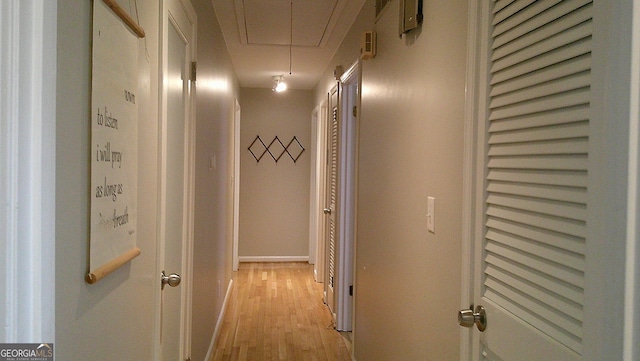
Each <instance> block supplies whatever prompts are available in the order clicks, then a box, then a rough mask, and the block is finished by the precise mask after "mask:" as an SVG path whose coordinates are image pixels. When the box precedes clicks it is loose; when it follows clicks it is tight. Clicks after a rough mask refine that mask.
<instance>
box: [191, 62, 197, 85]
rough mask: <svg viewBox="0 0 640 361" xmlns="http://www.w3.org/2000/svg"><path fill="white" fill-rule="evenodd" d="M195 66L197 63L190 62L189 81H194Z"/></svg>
mask: <svg viewBox="0 0 640 361" xmlns="http://www.w3.org/2000/svg"><path fill="white" fill-rule="evenodd" d="M196 68H197V64H196V62H195V61H192V62H191V81H196Z"/></svg>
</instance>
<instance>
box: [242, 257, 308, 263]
mask: <svg viewBox="0 0 640 361" xmlns="http://www.w3.org/2000/svg"><path fill="white" fill-rule="evenodd" d="M238 258H239V260H240V262H241V263H242V262H309V256H245V257H238Z"/></svg>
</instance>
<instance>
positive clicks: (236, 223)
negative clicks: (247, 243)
mask: <svg viewBox="0 0 640 361" xmlns="http://www.w3.org/2000/svg"><path fill="white" fill-rule="evenodd" d="M240 116H241V108H240V103H239V102H238V99H235V103H234V112H233V139H232V142H233V150H232V151H233V155H232V157H233V158H232V159H233V177H232V183H233V256H232V264H233V266H232V270H233V271H237V270H238V268H239V267H240V257H239V256H238V243H239V242H240V238H239V234H240V129H241V127H240Z"/></svg>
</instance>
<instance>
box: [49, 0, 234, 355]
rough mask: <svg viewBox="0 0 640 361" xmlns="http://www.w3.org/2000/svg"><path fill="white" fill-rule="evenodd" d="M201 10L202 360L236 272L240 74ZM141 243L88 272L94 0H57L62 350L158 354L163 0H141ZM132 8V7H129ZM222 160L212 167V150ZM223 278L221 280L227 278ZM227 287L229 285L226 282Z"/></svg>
mask: <svg viewBox="0 0 640 361" xmlns="http://www.w3.org/2000/svg"><path fill="white" fill-rule="evenodd" d="M194 6H195V8H196V10H197V12H198V17H199V20H200V19H201V20H200V21H198V24H199V29H198V35H199V39H198V49H199V51H200V53H199V54H198V56H199V58H200V60H201V63H200V66H199V73H198V79H199V81H198V84H197V88H198V89H197V97H198V99H197V124H198V125H197V127H198V128H197V131H198V132H199V134H198V137H197V143H198V145H197V151H196V153H197V154H196V192H197V193H196V200H197V201H196V213H195V217H196V219H195V223H196V227H195V228H196V229H195V244H194V250H195V256H194V274H193V276H194V280H193V282H194V293H193V297H194V299H193V331H194V332H193V338H192V354H193V357H192V359H193V360H203V359H204V355H205V354H206V352H207V350H208V347H209V345H210V342H211V338H212V336H213V327H214V326H215V323H216V321H217V319H218V314H219V312H220V309H221V306H222V300H223V299H224V294H225V292H226V289H227V285H228V284H229V281H230V279H231V253H230V252H231V251H230V237H229V233H228V216H227V213H226V212H228V203H227V202H228V198H229V196H228V193H229V192H228V189H227V187H228V182H227V180H228V173H229V163H228V161H227V160H226V159H227V158H226V157H227V156H228V152H227V146H228V143H227V140H226V139H227V136H228V134H227V132H228V131H229V130H228V128H229V122H230V119H231V118H230V117H231V116H232V114H233V99H234V97H235V96H236V94H237V89H238V87H237V81H236V80H235V75H234V72H233V69H232V66H231V64H230V61H229V57H228V54H227V52H226V47H225V45H224V41H223V40H222V36H221V35H220V30H219V27H218V25H217V23H216V21H215V16H213V13H212V10H211V4H210V2H209V1H206V0H198V1H194ZM137 7H138V13H139V17H140V23H141V25H142V27H143V28H144V29H145V32H146V38H145V40H143V41H141V42H140V47H139V55H138V59H139V70H140V73H139V74H140V79H139V94H137V97H136V98H137V99H138V100H139V104H138V105H139V107H138V109H139V112H140V113H139V122H140V124H139V127H140V128H139V129H140V131H139V132H138V134H139V139H138V142H139V143H138V144H139V149H138V154H139V155H138V156H139V165H138V180H139V187H140V189H139V191H138V240H137V242H138V246H139V247H140V249H141V250H142V254H141V255H140V256H139V257H137V258H136V259H134V260H133V261H132V262H130V263H128V264H127V265H125V266H124V267H122V268H120V269H118V270H117V271H115V272H114V273H113V274H111V275H109V276H107V277H106V278H104V279H103V280H101V281H100V282H98V283H96V284H94V285H87V284H86V283H85V282H84V275H85V273H86V272H87V255H88V237H89V223H88V219H89V217H88V211H89V202H88V200H89V145H90V141H89V140H90V128H89V121H88V119H89V114H90V113H89V104H90V84H91V83H90V74H91V68H90V63H89V61H90V57H91V47H90V43H91V2H90V1H74V0H60V1H58V34H57V35H58V36H57V38H58V53H57V55H58V59H57V64H58V68H57V111H56V144H57V148H56V175H57V176H56V188H55V192H56V213H57V215H56V276H57V277H59V279H58V280H57V281H56V313H55V319H56V330H55V332H56V341H55V351H56V359H58V360H152V359H153V349H154V326H155V305H156V301H157V300H156V299H155V291H156V287H158V285H159V282H158V275H157V274H156V248H157V247H156V240H157V238H158V235H157V233H156V222H157V217H156V215H157V200H158V198H157V193H158V188H157V173H158V162H157V156H158V152H157V149H158V111H157V109H158V75H157V74H158V44H159V43H158V33H159V29H158V26H159V13H160V11H159V9H160V8H159V1H158V0H150V1H142V2H140V1H139V2H138V4H137ZM127 8H128V7H127ZM210 154H214V155H215V156H216V157H217V160H218V162H217V168H215V169H213V170H211V169H209V155H210ZM218 284H220V288H218ZM219 290H220V291H219Z"/></svg>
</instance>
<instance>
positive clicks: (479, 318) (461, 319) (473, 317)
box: [458, 306, 487, 332]
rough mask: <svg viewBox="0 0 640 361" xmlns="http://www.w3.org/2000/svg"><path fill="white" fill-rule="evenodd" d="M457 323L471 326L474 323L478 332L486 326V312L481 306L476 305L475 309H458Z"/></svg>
mask: <svg viewBox="0 0 640 361" xmlns="http://www.w3.org/2000/svg"><path fill="white" fill-rule="evenodd" d="M458 323H459V324H460V326H464V327H473V325H476V327H478V330H480V332H482V331H484V330H485V329H486V328H487V312H486V311H485V310H484V307H482V306H476V311H475V312H473V310H460V311H458Z"/></svg>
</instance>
